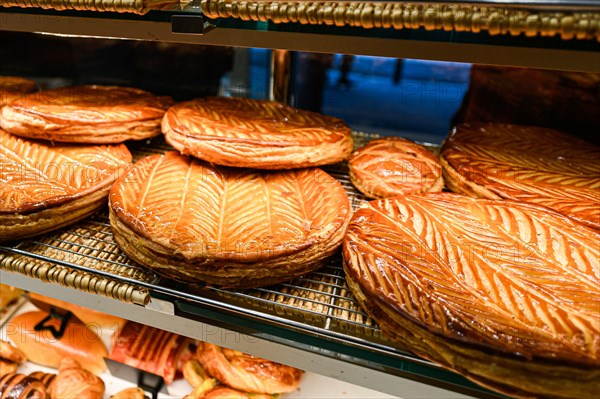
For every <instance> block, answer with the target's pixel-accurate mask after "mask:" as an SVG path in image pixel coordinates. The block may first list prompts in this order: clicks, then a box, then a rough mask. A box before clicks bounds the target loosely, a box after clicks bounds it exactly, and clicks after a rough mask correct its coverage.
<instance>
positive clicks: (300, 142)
mask: <svg viewBox="0 0 600 399" xmlns="http://www.w3.org/2000/svg"><path fill="white" fill-rule="evenodd" d="M162 130H163V133H164V134H165V137H166V140H167V142H168V143H169V144H171V145H172V146H173V147H175V148H176V149H178V150H179V151H180V152H181V153H182V154H185V155H192V156H194V157H196V158H200V159H203V160H205V161H208V162H210V163H213V164H216V165H224V166H234V167H244V168H256V169H293V168H305V167H311V166H320V165H326V164H332V163H336V162H339V161H342V160H344V159H346V158H347V157H348V155H350V152H352V145H353V144H352V143H353V141H352V136H351V135H350V128H349V127H348V126H346V124H345V123H344V122H343V121H342V120H340V119H337V118H334V117H331V116H326V115H321V114H318V113H315V112H310V111H303V110H300V109H296V108H292V107H290V106H287V105H284V104H280V103H277V102H272V101H260V100H252V99H246V98H225V97H209V98H200V99H196V100H192V101H188V102H183V103H180V104H177V105H175V106H173V107H171V109H169V110H168V111H167V113H166V114H165V117H164V119H163V122H162Z"/></svg>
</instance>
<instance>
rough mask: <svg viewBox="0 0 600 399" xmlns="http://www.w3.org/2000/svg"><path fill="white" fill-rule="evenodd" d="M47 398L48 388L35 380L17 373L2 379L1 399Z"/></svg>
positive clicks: (0, 384)
mask: <svg viewBox="0 0 600 399" xmlns="http://www.w3.org/2000/svg"><path fill="white" fill-rule="evenodd" d="M47 398H48V394H47V392H46V387H44V384H42V383H41V381H39V380H37V379H35V378H32V377H28V376H25V375H23V374H15V373H10V374H6V375H4V376H3V377H2V378H0V399H47ZM61 399H62V398H61Z"/></svg>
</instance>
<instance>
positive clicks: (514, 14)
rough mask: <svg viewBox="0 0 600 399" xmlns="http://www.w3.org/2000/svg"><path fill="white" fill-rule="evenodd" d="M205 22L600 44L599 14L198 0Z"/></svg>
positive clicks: (385, 3)
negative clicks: (438, 32) (219, 20)
mask: <svg viewBox="0 0 600 399" xmlns="http://www.w3.org/2000/svg"><path fill="white" fill-rule="evenodd" d="M201 4H202V11H203V13H204V14H205V15H206V16H208V17H209V18H239V19H241V20H244V21H273V22H275V23H286V22H296V23H301V24H310V25H320V24H324V25H335V26H357V27H362V28H366V29H370V28H394V29H419V28H424V29H426V30H445V31H457V32H462V31H464V32H474V33H477V32H481V31H487V32H488V33H489V34H491V35H499V34H506V33H508V34H511V35H514V36H517V35H521V34H525V36H528V37H534V36H555V35H560V36H561V37H562V38H563V39H574V38H576V39H597V40H600V33H599V30H600V28H599V27H600V13H598V12H573V13H571V12H554V11H528V10H527V11H526V10H519V9H515V8H500V7H487V6H463V5H443V4H415V3H401V2H380V3H368V2H332V1H237V0H202V3H201Z"/></svg>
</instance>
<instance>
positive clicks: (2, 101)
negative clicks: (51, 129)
mask: <svg viewBox="0 0 600 399" xmlns="http://www.w3.org/2000/svg"><path fill="white" fill-rule="evenodd" d="M35 91H37V84H36V83H35V82H34V81H33V80H29V79H25V78H21V77H18V76H0V108H2V107H3V106H4V105H6V104H8V103H10V102H13V101H15V100H18V99H21V98H23V97H24V96H26V95H27V94H29V93H33V92H35Z"/></svg>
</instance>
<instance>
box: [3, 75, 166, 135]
mask: <svg viewBox="0 0 600 399" xmlns="http://www.w3.org/2000/svg"><path fill="white" fill-rule="evenodd" d="M172 104H173V100H172V99H171V98H170V97H165V96H161V97H159V96H155V95H153V94H151V93H148V92H146V91H143V90H139V89H133V88H128V87H117V86H73V87H63V88H59V89H54V90H48V91H42V92H39V93H35V94H30V95H28V96H26V97H24V98H22V99H20V100H16V101H13V102H12V103H11V104H9V105H7V106H5V107H4V108H2V111H1V120H0V125H1V126H2V128H3V129H5V130H6V131H8V132H9V133H12V134H15V135H18V136H22V137H28V138H34V139H44V140H52V141H59V142H68V143H94V144H111V143H121V142H123V141H125V140H141V139H146V138H149V137H153V136H156V135H158V134H160V121H161V119H162V117H163V115H164V113H165V111H166V110H167V108H169V107H170V106H171V105H172Z"/></svg>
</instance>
